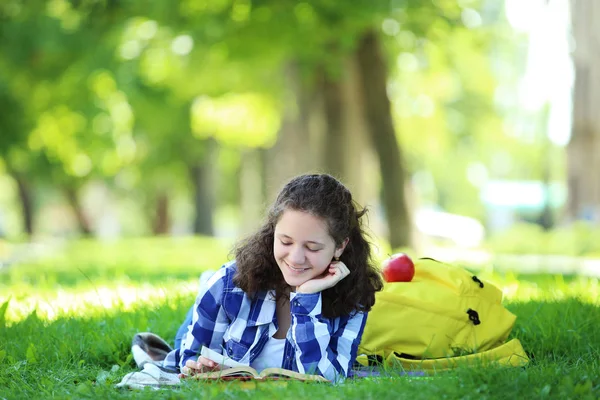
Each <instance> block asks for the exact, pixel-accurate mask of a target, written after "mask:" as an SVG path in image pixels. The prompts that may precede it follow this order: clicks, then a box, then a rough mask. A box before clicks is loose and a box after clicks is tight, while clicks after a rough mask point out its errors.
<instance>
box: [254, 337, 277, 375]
mask: <svg viewBox="0 0 600 400" xmlns="http://www.w3.org/2000/svg"><path fill="white" fill-rule="evenodd" d="M284 347H285V339H275V338H273V337H270V338H269V340H268V341H267V343H266V344H265V347H263V349H262V351H261V352H260V354H259V355H258V356H257V357H256V359H255V360H254V362H253V363H252V364H250V366H251V367H252V368H254V369H255V370H257V371H258V372H260V371H262V370H263V369H265V368H272V367H277V368H281V364H282V363H283V348H284Z"/></svg>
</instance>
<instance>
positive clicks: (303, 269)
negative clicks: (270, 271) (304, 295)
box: [284, 261, 309, 274]
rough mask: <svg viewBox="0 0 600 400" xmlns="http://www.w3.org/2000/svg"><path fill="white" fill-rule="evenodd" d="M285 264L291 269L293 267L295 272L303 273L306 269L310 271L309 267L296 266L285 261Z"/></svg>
mask: <svg viewBox="0 0 600 400" xmlns="http://www.w3.org/2000/svg"><path fill="white" fill-rule="evenodd" d="M284 262H285V261H284ZM285 265H287V266H288V268H289V269H291V270H292V271H293V272H294V273H296V274H300V273H302V272H304V271H308V270H309V268H295V267H292V266H291V265H290V264H288V263H287V262H285Z"/></svg>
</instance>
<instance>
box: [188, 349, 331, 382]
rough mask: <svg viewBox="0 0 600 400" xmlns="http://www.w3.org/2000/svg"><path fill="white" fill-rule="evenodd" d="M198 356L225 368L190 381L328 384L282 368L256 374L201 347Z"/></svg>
mask: <svg viewBox="0 0 600 400" xmlns="http://www.w3.org/2000/svg"><path fill="white" fill-rule="evenodd" d="M200 355H201V356H204V357H206V358H209V359H211V360H213V361H214V362H216V363H219V364H222V365H224V366H226V367H227V368H225V369H222V370H221V371H211V372H204V373H200V374H195V375H191V376H187V378H191V379H198V380H203V379H221V380H251V379H258V380H285V379H295V380H300V381H315V382H329V380H328V379H326V378H324V377H322V376H321V375H311V374H302V373H300V372H296V371H290V370H287V369H283V368H265V369H263V370H262V371H261V372H258V371H257V370H255V369H254V368H252V367H249V366H247V365H244V364H240V363H238V362H237V361H235V360H232V359H231V358H229V357H227V356H225V355H223V354H219V353H217V352H216V351H214V350H211V349H209V348H208V347H202V349H201V350H200Z"/></svg>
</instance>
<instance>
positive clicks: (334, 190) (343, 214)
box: [233, 174, 383, 318]
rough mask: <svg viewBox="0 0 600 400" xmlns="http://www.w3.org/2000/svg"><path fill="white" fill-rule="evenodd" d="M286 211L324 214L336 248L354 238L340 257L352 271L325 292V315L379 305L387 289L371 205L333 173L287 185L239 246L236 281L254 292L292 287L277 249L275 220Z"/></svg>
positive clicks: (301, 176)
mask: <svg viewBox="0 0 600 400" xmlns="http://www.w3.org/2000/svg"><path fill="white" fill-rule="evenodd" d="M285 210H296V211H303V212H308V213H310V214H312V215H314V216H316V217H319V218H322V219H323V220H324V221H326V223H327V228H328V231H329V234H330V235H331V237H332V238H333V240H334V241H335V244H336V248H339V247H340V246H341V245H342V243H343V242H344V240H345V239H346V238H348V239H349V240H348V244H347V245H346V248H345V250H344V252H343V253H342V255H341V257H340V260H341V261H343V262H344V264H346V266H347V267H348V269H349V270H350V275H349V276H347V277H346V278H344V279H342V280H341V281H340V282H338V283H337V284H336V285H335V286H333V287H331V288H329V289H326V290H324V291H323V292H322V299H323V308H322V315H323V316H325V317H328V318H333V317H338V316H342V315H349V314H351V313H353V312H355V311H369V310H370V309H371V307H372V306H373V305H374V304H375V292H377V291H379V290H381V289H382V288H383V282H382V280H381V275H380V274H379V272H378V271H377V269H376V268H375V265H374V263H373V260H372V256H371V246H370V243H369V242H368V241H367V239H366V238H367V234H366V233H365V231H364V229H363V226H362V221H361V217H363V216H364V215H365V214H366V212H367V209H366V208H361V207H359V206H358V205H357V204H356V203H355V201H354V200H353V199H352V194H351V193H350V191H349V190H348V189H347V188H346V187H345V186H344V185H343V184H342V183H341V182H340V181H338V180H337V179H336V178H334V177H332V176H331V175H327V174H311V175H300V176H298V177H295V178H293V179H292V180H291V181H290V182H288V183H287V184H286V185H285V186H284V187H283V189H282V190H281V192H280V193H279V195H278V196H277V199H276V200H275V202H274V203H273V205H272V206H271V208H270V209H269V213H268V215H267V217H266V221H265V223H264V224H263V225H262V227H261V228H260V229H259V230H258V231H257V232H255V233H254V234H253V235H251V236H249V237H247V238H246V239H244V240H242V241H241V242H239V243H238V245H237V246H236V247H235V248H234V251H233V252H234V254H235V260H236V264H237V272H236V274H235V276H234V283H235V284H236V285H237V286H238V287H240V288H241V289H242V290H244V291H245V292H246V293H248V294H250V295H253V294H255V293H257V292H259V291H267V290H273V289H274V290H276V293H277V295H278V296H283V294H284V293H285V292H286V289H287V288H288V285H287V283H286V282H285V280H284V278H283V275H282V274H281V271H280V270H279V267H278V266H277V262H276V261H275V256H274V253H273V245H274V240H275V239H274V233H275V225H277V222H278V221H279V219H280V218H281V216H282V214H283V212H284V211H285Z"/></svg>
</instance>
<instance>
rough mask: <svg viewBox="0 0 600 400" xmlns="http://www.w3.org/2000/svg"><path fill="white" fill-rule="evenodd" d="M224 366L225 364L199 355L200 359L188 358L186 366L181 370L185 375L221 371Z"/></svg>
mask: <svg viewBox="0 0 600 400" xmlns="http://www.w3.org/2000/svg"><path fill="white" fill-rule="evenodd" d="M223 368H224V366H223V365H221V364H219V363H216V362H214V361H213V360H210V359H208V358H206V357H202V356H200V357H198V361H194V360H187V361H186V362H185V367H183V368H182V369H181V372H182V373H183V374H185V375H196V374H201V373H203V372H211V371H220V370H222V369H223Z"/></svg>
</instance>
